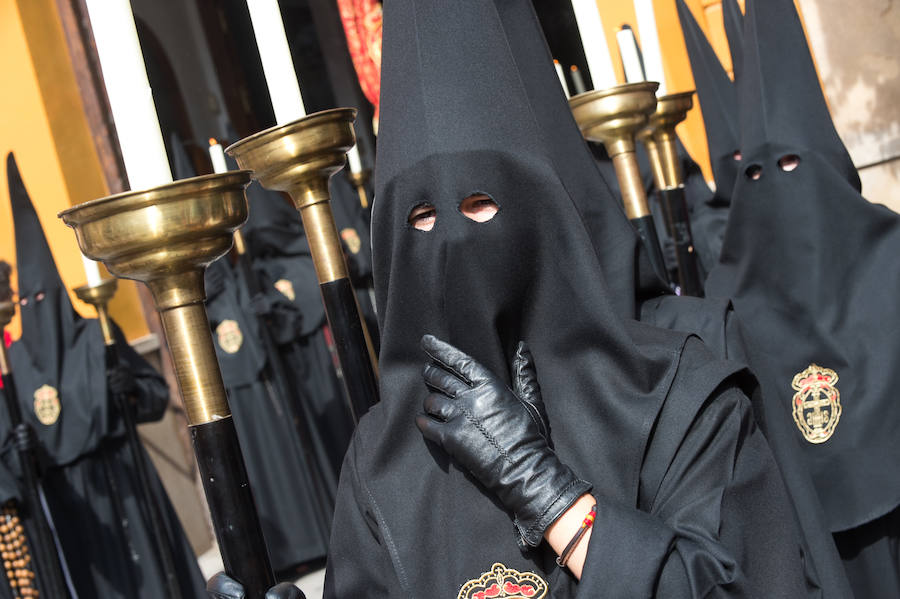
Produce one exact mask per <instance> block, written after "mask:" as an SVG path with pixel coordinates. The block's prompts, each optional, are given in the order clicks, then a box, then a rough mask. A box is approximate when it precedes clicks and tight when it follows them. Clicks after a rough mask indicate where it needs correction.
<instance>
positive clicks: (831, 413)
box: [791, 364, 841, 443]
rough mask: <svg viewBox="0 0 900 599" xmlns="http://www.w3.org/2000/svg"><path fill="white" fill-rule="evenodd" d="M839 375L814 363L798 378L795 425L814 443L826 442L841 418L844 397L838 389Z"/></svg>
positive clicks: (794, 403)
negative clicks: (842, 397)
mask: <svg viewBox="0 0 900 599" xmlns="http://www.w3.org/2000/svg"><path fill="white" fill-rule="evenodd" d="M837 380H838V375H837V373H836V372H835V371H833V370H831V369H830V368H822V367H821V366H817V365H815V364H810V365H809V368H807V369H806V370H804V371H803V372H800V373H797V374H796V375H794V380H793V381H791V387H793V388H794V390H795V391H796V393H794V398H793V399H792V400H791V401H792V404H793V406H792V407H793V413H794V422H796V423H797V428H799V429H800V432H801V433H803V437H804V438H805V439H806V440H807V441H809V442H810V443H824V442H825V441H827V440H828V439H830V438H831V435H833V434H834V429H835V428H836V427H837V425H838V421H839V420H840V419H841V394H840V393H839V392H838V390H837V388H836V387H835V386H834V385H835V383H837Z"/></svg>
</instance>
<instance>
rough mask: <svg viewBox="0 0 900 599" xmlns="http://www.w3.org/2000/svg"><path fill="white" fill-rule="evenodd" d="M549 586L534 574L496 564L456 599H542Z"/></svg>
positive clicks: (469, 583) (468, 583) (463, 588)
mask: <svg viewBox="0 0 900 599" xmlns="http://www.w3.org/2000/svg"><path fill="white" fill-rule="evenodd" d="M548 588H549V587H548V585H547V583H546V582H545V581H544V579H543V578H541V577H540V576H538V575H537V574H535V573H534V572H519V571H518V570H513V569H512V568H507V567H506V566H504V565H503V564H499V563H498V564H494V565H493V566H491V570H490V571H489V572H485V573H484V574H482V575H481V576H480V577H478V578H476V579H474V580H470V581H469V582H467V583H466V584H464V585H463V586H462V588H461V589H459V594H458V595H457V596H456V599H487V598H488V597H497V598H498V599H501V598H502V599H525V598H527V599H541V598H542V597H546V596H547V590H548Z"/></svg>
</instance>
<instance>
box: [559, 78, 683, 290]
mask: <svg viewBox="0 0 900 599" xmlns="http://www.w3.org/2000/svg"><path fill="white" fill-rule="evenodd" d="M656 88H657V84H656V83H653V82H644V83H626V84H624V85H617V86H615V87H612V88H609V89H605V90H595V91H590V92H586V93H583V94H579V95H577V96H574V97H573V98H572V99H571V100H569V106H570V107H571V108H572V114H573V115H574V116H575V122H577V123H578V127H579V129H581V132H582V134H583V135H584V137H585V138H586V139H588V140H589V141H593V142H602V143H603V145H604V146H606V151H607V153H608V154H609V156H610V158H611V159H612V162H613V166H614V167H615V169H616V178H617V179H618V180H619V187H620V188H621V190H622V201H623V202H624V204H625V215H626V216H627V217H628V220H630V221H631V224H632V225H634V228H635V230H636V231H637V233H638V235H639V236H640V238H641V241H642V242H643V243H644V247H645V248H646V249H647V254H648V256H649V258H650V264H651V266H652V267H653V270H654V271H655V272H656V274H657V275H658V276H659V277H660V279H661V280H663V281H666V282H668V280H669V276H668V272H667V271H666V265H665V261H664V260H663V254H662V249H661V248H660V246H659V237H658V236H657V234H656V225H655V224H654V223H653V215H651V214H650V208H649V206H648V205H647V193H646V191H645V190H644V182H643V179H642V178H641V171H640V168H639V167H638V161H637V155H636V154H635V141H634V140H635V134H636V133H637V132H638V131H640V130H641V129H643V128H644V127H646V126H647V123H648V119H649V117H650V114H652V113H653V111H654V110H655V109H656V93H655V92H656Z"/></svg>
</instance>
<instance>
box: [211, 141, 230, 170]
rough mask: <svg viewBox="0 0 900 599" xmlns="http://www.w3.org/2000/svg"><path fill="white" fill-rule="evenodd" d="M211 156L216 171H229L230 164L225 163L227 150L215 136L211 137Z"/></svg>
mask: <svg viewBox="0 0 900 599" xmlns="http://www.w3.org/2000/svg"><path fill="white" fill-rule="evenodd" d="M209 158H210V160H212V167H213V172H214V173H224V172H227V171H228V165H227V164H225V150H224V149H223V148H222V145H221V144H220V143H219V142H217V141H216V139H215V138H214V137H210V138H209Z"/></svg>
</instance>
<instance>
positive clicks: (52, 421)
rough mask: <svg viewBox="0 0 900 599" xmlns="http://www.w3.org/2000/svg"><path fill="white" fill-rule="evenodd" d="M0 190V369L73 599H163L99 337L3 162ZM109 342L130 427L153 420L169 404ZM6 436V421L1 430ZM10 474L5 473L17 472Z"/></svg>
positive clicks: (142, 366) (166, 511)
mask: <svg viewBox="0 0 900 599" xmlns="http://www.w3.org/2000/svg"><path fill="white" fill-rule="evenodd" d="M7 178H8V181H9V186H10V198H11V202H12V212H13V220H14V223H15V233H16V258H17V260H16V262H17V265H16V266H17V270H18V284H19V289H18V292H19V312H20V316H21V322H22V336H21V338H20V339H19V340H18V341H16V342H15V343H13V344H12V346H11V347H10V350H9V357H10V363H11V367H12V370H13V375H14V379H15V385H16V391H17V394H18V399H19V403H20V405H21V409H22V414H23V419H24V421H25V422H26V423H28V424H30V425H31V427H32V428H33V429H34V431H35V433H36V436H37V442H38V446H39V452H40V453H41V454H42V457H43V460H44V464H45V471H44V474H43V477H42V482H43V484H44V487H45V489H46V494H47V503H48V505H49V508H50V512H51V514H52V515H53V519H54V523H55V525H56V528H57V532H58V534H59V538H60V541H61V545H62V548H63V553H64V554H65V558H66V562H67V563H68V566H69V570H70V572H71V574H72V578H73V582H74V585H75V589H76V590H77V592H78V594H79V596H80V597H129V598H134V597H141V598H146V599H155V598H162V597H163V596H164V593H165V578H164V576H163V573H162V571H161V568H160V564H159V562H158V559H157V557H156V555H155V548H154V543H153V537H152V533H151V528H150V525H149V522H148V521H147V519H146V518H145V517H144V515H143V511H142V509H141V507H140V505H139V503H138V501H137V494H138V493H139V492H140V491H139V489H140V487H139V485H138V482H137V480H136V479H135V475H134V468H135V466H134V464H133V463H132V457H131V453H130V450H129V448H128V447H127V445H126V440H125V430H124V424H123V422H122V420H121V417H120V416H119V415H118V414H117V413H116V411H115V410H114V408H113V407H112V403H111V400H110V397H109V392H108V389H107V380H106V364H105V358H104V355H105V346H104V343H103V338H102V334H101V331H100V326H99V324H98V323H97V321H96V320H88V319H83V318H81V317H80V316H79V315H78V314H77V313H76V312H75V310H74V308H73V307H72V304H71V302H70V300H69V296H68V293H67V291H66V288H65V287H64V285H63V283H62V280H61V279H60V277H59V273H58V271H57V269H56V264H55V263H54V261H53V256H52V254H51V253H50V248H49V246H48V245H47V241H46V239H45V237H44V233H43V230H42V228H41V224H40V221H39V220H38V217H37V214H36V213H35V211H34V207H33V206H32V204H31V200H30V198H29V197H28V194H27V192H26V190H25V186H24V183H23V182H22V178H21V176H20V174H19V171H18V168H17V166H16V163H15V159H14V157H13V155H12V154H10V155H9V156H8V158H7ZM116 336H117V346H118V352H119V355H120V362H121V365H122V366H124V367H126V368H128V369H129V370H130V371H131V374H132V375H133V377H134V379H135V384H136V389H135V392H134V400H135V401H134V403H135V411H136V414H135V415H136V420H137V421H138V422H148V421H151V420H158V419H159V418H161V417H162V415H163V412H164V411H165V408H166V405H167V403H168V401H169V392H168V387H167V386H166V383H165V380H164V379H163V378H162V377H161V376H160V375H159V373H157V372H156V371H155V370H153V368H152V367H151V366H150V365H149V364H148V363H147V362H146V361H145V360H143V359H142V358H141V357H140V356H138V355H137V354H136V353H135V352H134V350H132V349H131V347H130V346H129V345H128V344H127V342H126V341H125V339H124V337H123V336H122V334H121V332H119V331H118V330H117V331H116ZM9 428H10V424H9V419H8V415H7V414H6V413H5V411H4V413H3V415H2V420H0V430H4V431H5V430H9ZM7 455H9V454H7ZM143 459H145V461H146V462H147V465H148V466H149V468H148V471H149V472H150V476H151V479H152V481H151V484H153V485H154V486H155V490H156V493H157V495H158V498H159V500H160V502H161V505H162V506H163V510H162V512H163V514H162V515H163V519H164V527H165V528H166V529H167V532H168V542H169V543H170V545H171V546H172V547H173V552H174V557H175V567H176V574H177V578H178V583H179V584H180V586H181V589H182V593H183V594H184V596H185V597H200V596H202V593H203V589H204V582H203V578H202V576H201V574H200V569H199V567H198V565H197V561H196V557H195V556H194V555H193V552H192V551H191V548H190V546H189V545H188V543H187V539H186V538H185V535H184V531H183V530H182V528H181V525H180V523H179V522H178V519H177V516H176V514H175V512H174V510H173V508H172V506H171V504H170V503H169V501H168V497H167V496H166V495H165V492H164V490H163V488H162V485H161V484H160V482H159V480H158V478H157V477H156V473H155V470H154V469H153V467H152V464H151V463H150V460H149V457H148V456H147V455H146V453H144V455H143ZM8 466H9V467H10V468H12V469H15V468H16V467H17V461H16V462H14V463H12V464H8ZM126 522H127V527H126V525H125V523H126Z"/></svg>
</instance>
